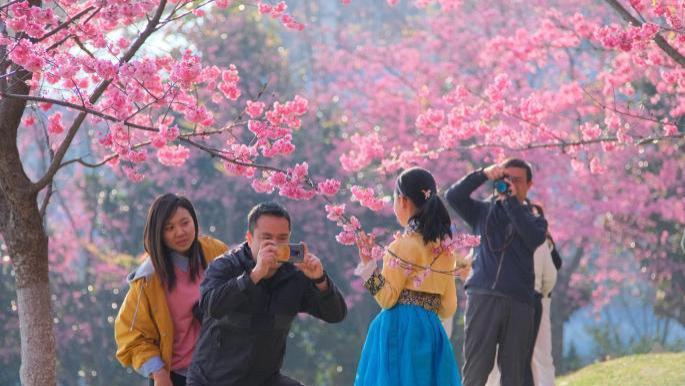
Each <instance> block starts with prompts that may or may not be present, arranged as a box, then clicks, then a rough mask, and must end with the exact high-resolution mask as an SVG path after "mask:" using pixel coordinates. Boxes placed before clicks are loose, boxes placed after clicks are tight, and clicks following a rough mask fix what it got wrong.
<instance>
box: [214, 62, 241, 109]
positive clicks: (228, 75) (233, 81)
mask: <svg viewBox="0 0 685 386" xmlns="http://www.w3.org/2000/svg"><path fill="white" fill-rule="evenodd" d="M221 80H222V82H221V83H219V90H220V91H221V92H222V93H223V94H224V96H226V98H227V99H230V100H232V101H235V100H237V99H238V98H240V94H241V92H240V89H239V88H238V82H240V76H239V75H238V69H237V68H236V66H235V65H234V64H231V65H230V66H229V67H228V70H224V71H222V72H221Z"/></svg>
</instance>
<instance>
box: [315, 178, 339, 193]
mask: <svg viewBox="0 0 685 386" xmlns="http://www.w3.org/2000/svg"><path fill="white" fill-rule="evenodd" d="M317 190H318V191H319V193H321V194H323V195H325V196H335V195H336V194H337V193H338V191H339V190H340V181H338V180H334V179H332V178H329V179H327V180H326V181H324V182H319V183H318V185H317Z"/></svg>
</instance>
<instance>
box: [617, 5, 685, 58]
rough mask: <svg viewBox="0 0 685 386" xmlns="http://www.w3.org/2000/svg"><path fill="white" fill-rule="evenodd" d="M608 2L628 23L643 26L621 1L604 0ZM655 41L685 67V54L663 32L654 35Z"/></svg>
mask: <svg viewBox="0 0 685 386" xmlns="http://www.w3.org/2000/svg"><path fill="white" fill-rule="evenodd" d="M604 1H605V2H606V3H607V4H609V5H610V6H611V8H613V9H614V10H615V11H616V12H617V13H618V14H619V15H621V17H622V18H623V20H625V21H627V22H628V23H630V24H632V25H634V26H635V27H641V26H642V22H641V21H640V20H638V19H637V18H636V17H635V16H633V15H632V14H631V13H630V12H628V10H627V9H625V8H624V7H623V5H621V3H619V2H618V0H604ZM654 42H655V43H656V45H657V46H659V48H661V50H662V51H664V52H665V53H666V55H668V56H670V57H671V59H673V60H674V61H675V62H676V63H678V64H680V65H681V66H683V67H685V56H683V55H682V54H681V53H680V52H678V50H676V49H675V47H673V46H672V45H670V44H669V43H668V42H667V41H666V39H664V37H663V36H661V34H659V33H657V34H656V35H655V36H654Z"/></svg>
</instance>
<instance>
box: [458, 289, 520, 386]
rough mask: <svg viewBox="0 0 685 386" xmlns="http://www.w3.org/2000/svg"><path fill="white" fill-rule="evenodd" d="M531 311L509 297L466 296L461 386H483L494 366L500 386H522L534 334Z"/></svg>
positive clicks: (475, 294) (472, 294)
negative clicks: (497, 371)
mask: <svg viewBox="0 0 685 386" xmlns="http://www.w3.org/2000/svg"><path fill="white" fill-rule="evenodd" d="M533 314H534V310H533V307H532V306H531V305H530V304H528V303H524V302H521V301H518V300H514V299H511V298H508V297H503V296H497V295H490V294H479V293H469V294H467V300H466V323H465V327H464V335H465V337H464V368H463V371H462V374H463V380H462V381H463V385H464V386H483V385H485V382H487V380H488V375H490V371H491V370H492V366H493V365H494V363H495V353H496V350H497V345H499V354H498V355H497V365H498V366H499V370H500V373H501V374H502V378H501V385H502V386H521V385H523V378H524V373H525V370H526V362H528V363H530V360H529V351H530V340H531V334H532V333H533V316H534V315H533Z"/></svg>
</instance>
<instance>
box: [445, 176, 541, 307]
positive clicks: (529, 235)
mask: <svg viewBox="0 0 685 386" xmlns="http://www.w3.org/2000/svg"><path fill="white" fill-rule="evenodd" d="M485 181H487V177H486V176H485V173H483V172H482V171H475V172H473V173H471V174H469V175H467V176H466V177H464V178H462V179H461V180H460V181H459V182H457V183H455V184H454V185H452V187H450V188H449V189H448V191H447V193H445V196H446V198H447V201H448V202H449V204H450V205H451V206H452V207H453V208H454V210H455V211H456V212H457V213H458V214H459V216H460V217H461V218H463V219H464V221H466V222H467V223H468V224H469V225H470V226H471V227H472V228H473V231H474V233H476V234H477V235H479V236H481V242H480V245H479V246H478V247H477V248H476V253H475V256H474V257H475V258H474V261H473V263H472V270H471V275H470V276H469V278H468V279H467V280H466V284H465V288H466V290H467V292H472V293H473V292H479V293H490V294H495V295H503V296H506V297H511V298H514V299H518V300H520V301H524V302H527V303H532V302H533V298H534V294H535V290H534V285H535V272H534V268H533V253H534V252H535V249H536V248H537V247H538V246H539V245H540V244H542V243H543V242H544V241H545V234H546V232H547V221H546V220H545V219H544V217H542V216H535V215H534V214H533V213H532V211H531V207H530V206H529V205H522V204H521V203H520V202H519V201H518V199H517V198H516V197H509V198H507V199H505V200H498V201H478V200H474V199H472V198H471V193H473V191H475V190H476V189H478V188H479V187H480V186H481V185H482V184H483V183H484V182H485Z"/></svg>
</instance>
